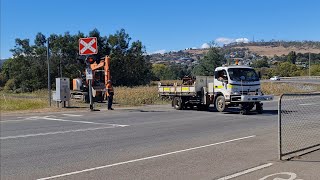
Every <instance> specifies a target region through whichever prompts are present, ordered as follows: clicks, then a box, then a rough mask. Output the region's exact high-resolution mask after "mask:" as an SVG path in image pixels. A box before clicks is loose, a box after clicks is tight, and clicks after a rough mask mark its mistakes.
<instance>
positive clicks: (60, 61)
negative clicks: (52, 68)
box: [59, 58, 62, 78]
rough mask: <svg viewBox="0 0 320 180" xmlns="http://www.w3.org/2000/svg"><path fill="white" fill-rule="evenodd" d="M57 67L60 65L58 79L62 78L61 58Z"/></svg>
mask: <svg viewBox="0 0 320 180" xmlns="http://www.w3.org/2000/svg"><path fill="white" fill-rule="evenodd" d="M59 65H60V67H59V69H60V73H59V74H60V77H61V78H62V66H61V58H60V64H59Z"/></svg>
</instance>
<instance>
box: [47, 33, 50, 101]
mask: <svg viewBox="0 0 320 180" xmlns="http://www.w3.org/2000/svg"><path fill="white" fill-rule="evenodd" d="M49 56H50V53H49V38H48V40H47V64H48V99H49V100H48V101H49V106H50V107H51V81H50V80H51V78H50V60H49V58H50V57H49Z"/></svg>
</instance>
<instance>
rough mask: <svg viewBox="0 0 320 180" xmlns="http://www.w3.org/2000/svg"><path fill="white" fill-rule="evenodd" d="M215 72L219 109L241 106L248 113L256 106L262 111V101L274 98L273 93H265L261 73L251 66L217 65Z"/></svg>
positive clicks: (216, 104) (216, 96)
mask: <svg viewBox="0 0 320 180" xmlns="http://www.w3.org/2000/svg"><path fill="white" fill-rule="evenodd" d="M214 74H215V76H214V82H213V87H214V96H215V106H216V109H217V110H218V111H224V110H225V108H226V107H232V106H240V109H241V111H240V112H241V113H244V114H246V113H247V112H248V111H250V110H251V109H252V108H253V107H254V106H256V110H257V111H258V112H259V113H260V112H262V103H261V102H260V101H270V100H272V99H273V96H272V95H268V96H266V95H263V93H262V92H261V86H260V78H259V75H258V74H257V73H256V72H255V70H254V69H253V68H251V67H248V66H238V65H237V66H225V67H217V68H216V69H215V73H214Z"/></svg>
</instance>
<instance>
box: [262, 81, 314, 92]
mask: <svg viewBox="0 0 320 180" xmlns="http://www.w3.org/2000/svg"><path fill="white" fill-rule="evenodd" d="M261 89H262V92H263V93H264V94H274V95H281V94H283V93H306V92H316V91H320V85H317V84H301V83H279V82H263V83H261Z"/></svg>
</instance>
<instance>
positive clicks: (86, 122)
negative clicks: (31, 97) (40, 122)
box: [42, 116, 112, 125]
mask: <svg viewBox="0 0 320 180" xmlns="http://www.w3.org/2000/svg"><path fill="white" fill-rule="evenodd" d="M42 119H44V120H48V121H64V122H75V123H84V124H102V125H112V124H106V123H96V122H91V121H74V120H66V119H57V118H51V117H49V116H45V117H43V118H42Z"/></svg>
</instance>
